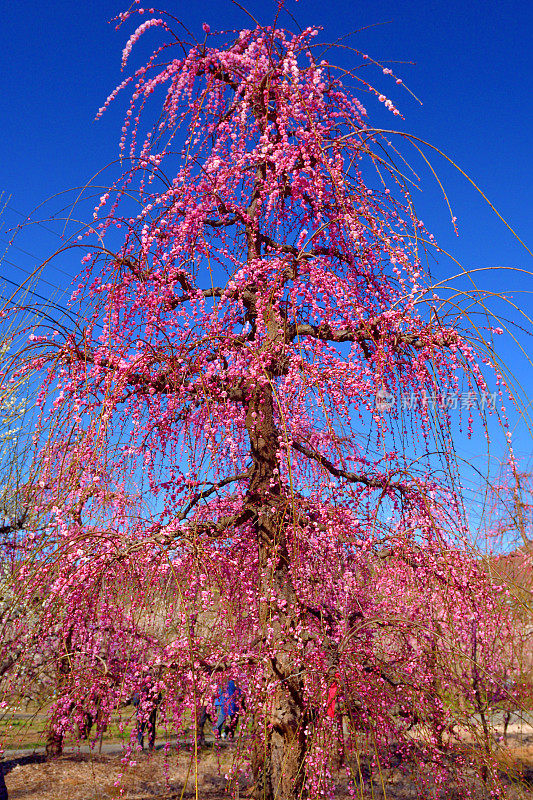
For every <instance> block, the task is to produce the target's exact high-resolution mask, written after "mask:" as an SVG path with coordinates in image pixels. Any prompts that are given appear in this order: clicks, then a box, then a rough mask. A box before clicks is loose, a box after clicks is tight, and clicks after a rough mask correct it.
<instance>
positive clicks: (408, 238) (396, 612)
mask: <svg viewBox="0 0 533 800" xmlns="http://www.w3.org/2000/svg"><path fill="white" fill-rule="evenodd" d="M130 16H131V14H130V13H129V12H128V13H126V14H124V15H122V16H121V21H125V20H126V19H128V18H129V17H130ZM166 20H167V18H166V17H164V18H163V17H162V18H157V19H149V20H147V21H144V22H143V23H142V24H141V25H140V26H139V27H138V28H137V30H136V31H135V33H134V34H133V35H132V36H131V37H130V39H129V41H128V43H127V45H126V47H125V49H124V53H123V65H126V62H127V59H128V57H129V55H130V52H131V50H132V46H133V45H134V43H135V42H136V41H137V40H138V38H139V37H140V36H141V35H142V34H143V33H144V32H145V31H146V30H147V29H148V28H151V27H159V28H163V29H164V30H165V31H166V34H167V35H168V44H164V45H162V47H160V48H159V50H158V51H156V53H155V54H154V56H153V57H152V58H151V59H150V60H149V62H148V63H147V65H146V66H143V67H141V68H140V69H138V70H137V71H136V72H135V73H134V74H133V75H132V76H131V77H130V78H126V80H125V81H124V82H123V84H121V87H119V88H124V87H125V86H128V85H130V84H131V86H132V88H133V93H132V96H131V101H130V105H129V108H128V110H127V114H126V119H125V123H124V127H123V136H122V139H121V152H122V155H123V157H124V158H127V159H128V160H129V161H128V163H129V165H130V166H129V167H128V169H127V171H126V173H125V175H124V177H123V178H122V179H121V180H120V181H118V182H116V183H115V184H114V185H113V186H112V187H110V188H109V190H107V191H105V192H104V194H103V195H102V197H101V198H100V202H99V203H98V205H97V206H96V208H95V210H94V216H93V221H92V222H91V223H90V224H89V226H88V228H87V231H86V234H82V235H81V237H80V238H81V240H82V241H83V240H84V238H85V236H86V241H87V251H88V252H87V254H86V255H85V256H84V258H83V259H82V260H83V262H84V263H85V264H86V268H85V272H84V273H83V275H82V276H81V278H80V283H79V288H78V289H77V290H76V291H75V292H74V295H73V301H72V302H73V308H76V307H77V308H78V309H79V311H78V313H79V317H78V326H79V327H78V331H77V332H75V333H67V334H65V335H62V334H61V333H59V334H58V335H56V336H53V337H51V336H49V335H47V334H46V333H43V335H39V336H37V337H36V338H35V339H34V341H33V343H32V345H31V347H32V349H33V354H34V356H33V358H32V360H31V367H32V369H40V370H45V369H48V373H47V377H46V378H45V379H44V381H43V387H42V391H41V395H40V404H41V407H42V417H41V426H42V429H43V431H50V430H51V431H53V436H51V437H48V438H47V441H46V443H45V445H44V449H43V451H42V454H41V457H40V464H41V473H40V476H39V485H40V487H41V490H42V491H41V495H40V498H39V499H38V501H37V503H36V505H37V509H38V510H39V511H40V512H43V513H44V512H46V513H47V514H48V515H49V516H48V518H49V525H48V527H47V530H46V533H45V535H44V537H43V539H42V541H41V543H40V546H41V552H46V553H48V554H49V553H53V554H54V559H56V563H58V564H60V565H61V567H60V568H61V572H62V576H63V578H62V582H61V586H60V589H59V594H60V596H61V598H62V608H64V609H67V610H69V609H71V611H70V613H72V614H73V613H74V610H73V609H74V606H73V603H72V598H73V597H74V595H76V597H77V598H78V599H77V606H76V607H77V608H89V607H91V605H92V604H93V603H94V596H95V594H96V593H97V592H98V593H99V594H98V596H99V598H103V600H102V601H103V602H104V603H105V598H106V597H109V598H110V599H109V603H111V602H112V601H111V598H112V597H113V592H114V590H113V588H112V587H113V576H115V577H116V578H117V579H118V573H117V569H120V570H126V571H129V574H130V575H135V580H136V581H137V583H138V586H139V587H143V586H144V587H146V589H145V592H144V596H145V598H146V597H149V596H150V592H151V588H150V587H153V586H155V585H160V584H158V581H161V580H163V579H164V578H165V576H169V575H171V576H172V585H173V587H174V588H175V598H174V601H173V603H170V605H169V606H168V607H167V611H166V617H165V620H166V625H167V627H168V629H169V631H170V629H172V631H173V641H172V643H171V644H169V645H168V648H167V652H166V655H167V656H168V657H169V658H170V659H171V660H172V663H173V664H174V666H175V667H176V668H178V666H179V669H180V670H181V674H182V676H183V678H182V683H181V691H180V692H179V693H178V694H176V693H175V694H174V701H175V702H176V703H178V702H181V703H182V705H183V706H187V705H188V706H189V707H190V708H191V709H195V708H196V707H197V706H198V703H199V701H200V700H201V698H202V697H203V696H205V690H206V689H205V686H203V685H200V684H201V683H202V681H203V678H202V677H201V676H202V675H204V676H208V675H210V674H211V673H212V671H213V670H215V669H219V670H220V669H222V670H225V673H226V675H228V676H238V677H239V679H240V681H241V684H242V686H243V687H244V690H245V692H246V695H247V698H248V701H249V702H248V705H249V708H250V713H251V716H252V718H253V724H254V727H253V736H254V741H255V744H254V746H253V747H252V748H251V751H252V756H251V758H252V767H253V771H254V776H255V783H256V792H257V794H258V796H261V797H264V798H274V797H279V798H292V797H297V796H301V795H306V794H307V795H311V796H318V793H320V792H323V791H325V790H326V789H328V787H329V788H330V787H331V784H332V782H333V781H334V778H333V776H332V772H331V763H330V757H329V754H330V753H335V751H336V750H337V749H338V744H337V742H338V740H337V738H336V736H337V734H336V732H335V728H334V725H333V723H332V721H331V717H330V716H329V715H328V714H327V710H326V696H327V692H328V689H329V688H330V686H331V683H332V680H336V681H337V684H338V687H339V698H340V697H341V694H342V698H343V699H342V700H341V699H339V703H341V704H344V705H343V706H342V708H343V709H344V712H345V714H346V715H347V717H348V719H349V721H350V731H351V732H350V735H349V740H348V742H347V747H348V751H349V752H351V753H352V754H353V753H354V752H356V751H357V750H358V748H359V747H360V746H361V745H360V738H359V734H358V731H359V732H360V731H361V730H363V731H364V733H365V736H366V741H367V745H368V746H369V747H370V750H368V749H367V756H368V758H369V764H370V767H369V769H376V770H379V769H381V767H382V766H383V765H384V764H385V765H386V764H387V763H389V762H390V761H391V758H392V756H393V754H395V755H394V757H395V758H396V757H399V759H400V761H402V760H403V761H404V762H405V763H406V764H411V765H416V769H415V767H414V766H413V767H412V769H413V780H416V782H417V783H418V784H419V786H420V791H421V792H422V793H424V791H426V790H427V789H428V786H431V787H433V786H434V785H435V781H436V780H437V778H438V780H439V781H441V780H443V777H442V776H443V775H445V774H446V773H447V772H449V771H453V772H454V773H457V774H456V775H455V778H456V780H458V781H460V782H462V783H463V784H464V785H465V786H466V784H467V783H468V781H469V780H470V777H469V772H468V769H466V766H465V765H468V756H463V757H458V756H457V755H455V757H454V758H453V759H452V758H449V757H448V755H447V754H446V752H445V749H444V750H443V748H442V741H443V739H442V735H441V734H442V728H441V727H439V726H442V724H443V722H442V719H443V718H444V717H446V718H447V724H448V723H450V717H453V714H454V713H456V714H457V713H458V712H457V710H456V711H455V712H454V710H453V708H449V707H448V708H447V707H445V704H444V701H439V700H438V698H436V697H435V696H434V694H432V693H434V691H435V686H436V685H437V683H438V682H439V681H441V682H442V683H444V682H447V685H448V686H453V687H456V688H457V689H458V690H460V679H459V678H457V677H456V676H455V675H454V671H453V670H450V669H446V667H447V666H448V667H449V665H450V661H449V659H448V661H446V659H442V658H439V657H437V654H436V648H435V646H434V645H435V642H436V641H437V640H438V641H439V642H444V643H446V642H448V645H449V647H450V648H451V649H450V650H448V653H451V652H455V650H456V649H459V651H461V652H464V653H467V654H468V657H470V658H471V653H472V643H471V638H472V633H471V626H470V627H468V626H466V627H465V626H464V625H463V624H462V621H463V620H465V619H474V620H478V621H479V626H478V628H477V630H478V633H477V639H476V658H478V659H481V656H480V652H481V640H482V636H481V635H480V633H479V631H480V630H481V628H483V630H489V629H490V628H491V626H492V625H493V624H495V623H493V620H494V619H497V618H498V617H499V615H501V614H502V613H504V611H502V609H501V608H500V607H499V605H498V603H496V602H495V601H494V594H493V589H492V587H491V585H490V582H489V580H488V579H487V577H486V575H485V574H484V573H483V571H482V570H481V569H480V568H479V567H478V565H477V564H476V562H475V561H474V560H473V559H472V557H471V556H470V554H469V552H468V550H467V548H466V547H464V546H463V545H462V544H461V542H462V540H463V542H464V537H465V536H466V534H467V528H466V523H465V513H464V509H463V507H462V500H461V495H460V487H459V483H458V480H457V478H458V476H457V470H456V467H455V464H454V459H453V451H452V447H451V443H450V430H451V422H450V415H449V412H448V410H447V409H446V407H445V406H446V404H445V403H441V402H439V398H441V397H446V396H447V395H449V394H450V393H456V392H457V391H458V387H459V385H460V381H463V382H464V383H465V385H467V386H468V387H469V388H470V389H472V390H475V391H477V392H484V391H486V389H487V386H486V383H485V379H484V377H483V374H482V371H481V369H480V366H479V365H478V363H477V362H476V360H475V357H474V353H475V347H474V345H475V341H474V340H473V336H474V335H473V333H472V331H470V330H468V328H465V329H464V330H461V328H460V317H458V316H457V312H456V308H455V307H454V308H453V311H450V312H449V314H448V313H447V310H446V303H445V301H443V300H439V298H438V297H437V296H436V295H435V293H434V292H433V290H432V289H431V287H428V284H427V281H425V279H424V276H423V271H422V267H421V254H422V252H423V251H424V250H425V249H426V248H428V247H432V246H433V245H432V238H431V236H430V235H429V234H428V233H427V232H426V230H425V227H424V225H423V223H422V222H421V221H420V220H418V218H417V217H416V214H415V212H414V208H413V204H412V201H411V198H410V196H409V193H408V190H407V181H406V179H405V178H404V177H403V176H402V173H401V171H400V170H399V168H398V167H397V165H396V164H395V162H394V160H393V154H394V152H395V151H394V149H389V148H388V147H387V139H386V137H385V136H384V133H383V131H380V130H377V129H375V128H373V127H372V125H371V124H370V122H369V121H368V117H367V113H366V110H365V108H364V107H363V105H362V103H361V101H360V99H359V98H358V96H357V95H356V94H355V92H354V89H353V86H354V84H355V85H358V86H359V87H361V88H364V89H365V90H366V92H367V94H368V93H369V94H370V99H371V100H372V95H376V96H377V97H378V99H379V100H380V101H381V102H383V103H384V104H385V106H386V107H387V108H388V109H389V110H390V111H391V114H393V115H397V113H398V112H397V110H396V108H395V107H394V105H393V103H392V101H391V100H389V99H387V98H386V97H385V96H384V95H378V92H376V91H375V90H374V89H372V87H370V86H369V85H368V84H366V83H364V82H363V81H362V79H361V78H360V76H359V75H358V73H357V71H355V70H354V71H353V72H352V73H350V72H347V71H337V70H336V69H335V67H334V66H333V65H331V64H330V63H329V62H327V61H324V60H323V56H322V55H318V53H321V50H317V49H316V47H315V45H314V41H315V36H316V34H317V31H316V30H314V29H306V30H305V31H303V32H301V33H299V34H292V33H289V32H288V31H285V30H282V29H280V28H278V27H276V25H274V26H271V27H262V26H260V25H257V26H256V27H254V28H253V29H252V30H243V31H241V32H240V33H239V34H238V36H237V37H236V38H235V39H234V40H232V41H229V42H226V43H224V44H222V45H220V46H218V45H217V44H216V42H217V39H216V38H215V37H212V36H211V34H210V30H209V27H208V26H207V25H204V31H205V39H204V41H202V42H196V41H194V40H191V41H185V40H183V39H179V38H178V36H177V34H175V33H173V32H172V31H171V30H170V25H169V24H168V23H167V21H166ZM384 72H385V73H386V74H389V75H390V70H384ZM340 75H343V78H342V81H341V79H340V77H339V76H340ZM115 94H116V92H115V93H113V95H112V96H111V98H109V101H110V100H111V99H112V98H113V97H114V96H115ZM152 95H154V96H155V97H156V98H158V97H159V101H158V102H157V103H156V104H155V105H156V111H155V115H156V120H157V121H156V123H155V126H154V127H153V129H151V130H149V131H148V132H147V133H143V129H142V127H141V120H143V119H147V120H151V119H153V109H152V107H151V106H150V102H151V97H152ZM109 101H108V102H109ZM106 105H107V103H106ZM102 110H103V109H102ZM128 136H129V137H130V138H129V141H130V145H129V149H127V141H128ZM371 169H372V170H373V172H371ZM372 175H373V176H375V177H371V176H372ZM75 244H76V245H77V242H75ZM77 303H78V304H79V305H78V306H76V304H77ZM86 303H90V308H91V309H92V311H91V313H90V315H89V316H88V317H87V315H86V308H87V305H86ZM84 316H85V320H84V321H83V317H84ZM406 396H408V397H409V398H410V403H411V406H410V408H403V403H402V402H401V398H402V397H406ZM428 396H429V397H433V398H435V402H433V403H428V402H427V398H428ZM376 397H377V398H378V399H379V402H378V403H376ZM394 400H396V403H394ZM431 453H436V454H437V455H436V457H432V456H431V455H430V454H431ZM435 461H437V462H438V465H439V470H440V472H439V475H440V476H441V477H439V478H438V479H437V477H436V476H437V472H436V470H435ZM128 496H135V497H139V498H141V501H140V502H139V504H138V505H137V506H136V512H135V514H130V513H127V514H126V513H125V509H126V504H125V500H124V498H126V497H128ZM58 498H60V502H58ZM80 505H83V509H84V517H83V520H82V519H81V518H80V516H79V515H77V514H76V510H77V509H78V508H79V507H80ZM41 563H43V562H41ZM80 566H81V569H80ZM31 572H32V575H33V576H34V580H36V581H38V580H39V578H40V576H41V575H44V574H47V572H46V570H45V569H44V568H43V569H41V566H40V562H39V559H35V561H34V563H33V564H32V569H31ZM82 575H83V579H82ZM96 576H99V577H96ZM473 587H475V593H474V591H473ZM426 590H428V591H429V590H430V591H431V593H432V597H431V602H430V601H429V599H428V602H427V605H424V604H422V603H421V602H420V592H422V591H426ZM142 594H143V593H142V591H141V592H140V593H139V594H137V595H134V596H132V600H131V603H132V604H138V605H137V607H138V609H139V613H141V611H140V609H141V607H142V606H141V603H142ZM82 595H83V597H84V598H85V599H82ZM171 612H172V613H171ZM198 613H202V614H204V615H205V616H204V619H206V620H207V619H211V621H212V620H213V619H216V631H217V635H216V636H211V635H205V634H206V632H207V633H208V632H209V631H212V630H214V629H215V628H214V626H213V627H211V625H210V624H209V625H207V624H206V625H202V626H198V625H193V624H192V622H191V620H193V619H196V617H195V615H196V614H198ZM209 615H211V616H210V617H209ZM505 624H510V623H505ZM505 624H504V623H502V626H503V627H505ZM171 638H172V637H171ZM452 642H455V643H454V644H452ZM448 645H447V646H448ZM444 649H445V650H446V647H445V648H444ZM496 662H497V659H496ZM489 667H490V670H494V676H493V677H492V678H491V677H490V674H492V673H490V674H489V676H487V678H486V680H487V681H488V682H489V683H490V681H491V680H493V681H497V674H498V668H499V664H498V663H492V665H487V669H489ZM202 670H203V672H202ZM443 670H444V674H443ZM490 670H489V672H490ZM428 687H432V689H429V688H428ZM341 688H342V692H341ZM450 691H452V689H450ZM169 693H170V694H171V692H170V689H169ZM444 696H445V695H444ZM430 698H432V699H431V702H430ZM415 708H417V709H421V711H420V710H417V711H416V713H415ZM421 713H422V716H423V717H424V719H425V720H426V722H427V724H428V725H429V726H430V728H431V735H430V736H429V738H428V739H424V738H423V737H422V738H421V739H419V741H418V744H417V745H414V744H413V740H412V737H411V736H410V735H409V734H408V730H409V729H410V728H412V726H413V725H414V724H416V722H417V719H418V717H417V716H416V715H420V714H421ZM178 718H179V715H178ZM450 727H451V726H450V725H449V728H450ZM414 750H416V753H414ZM369 753H370V755H368V754H369ZM398 754H399V756H398ZM480 758H481V759H482V760H483V764H484V766H483V771H482V775H483V778H484V779H485V780H487V781H488V780H491V781H495V782H497V775H496V772H495V770H494V768H493V766H494V765H493V764H492V762H491V753H490V747H487V748H486V752H485V751H483V752H482V753H481V756H480ZM350 763H352V764H353V761H352V762H350ZM360 774H361V775H362V773H360ZM356 777H357V776H354V775H352V779H353V780H355V779H356Z"/></svg>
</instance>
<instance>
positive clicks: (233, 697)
mask: <svg viewBox="0 0 533 800" xmlns="http://www.w3.org/2000/svg"><path fill="white" fill-rule="evenodd" d="M215 708H216V709H217V710H218V716H217V722H216V726H215V736H217V737H219V738H221V739H226V737H227V738H228V739H233V738H234V736H235V731H236V729H237V725H238V722H239V714H240V712H241V711H244V697H243V694H242V690H241V689H240V687H239V686H238V685H237V682H236V681H234V680H233V678H230V679H229V680H227V681H225V682H224V683H222V684H221V686H220V689H219V693H218V696H217V698H216V699H215ZM224 726H225V727H224Z"/></svg>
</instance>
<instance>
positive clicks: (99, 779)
mask: <svg viewBox="0 0 533 800" xmlns="http://www.w3.org/2000/svg"><path fill="white" fill-rule="evenodd" d="M236 754H237V753H236V749H232V748H231V747H227V748H226V749H225V750H223V751H219V752H215V751H214V750H213V749H212V748H211V749H208V750H204V751H202V753H201V758H200V761H199V764H198V775H197V780H198V792H196V790H195V777H196V776H195V769H194V758H193V757H192V756H193V754H192V753H191V752H190V751H187V750H184V749H183V750H182V751H181V752H180V753H176V751H175V750H174V749H172V750H169V751H165V749H164V748H161V749H159V750H158V751H157V752H155V753H146V752H143V753H138V754H136V755H135V756H133V757H129V758H125V757H124V756H121V755H120V754H118V755H117V754H105V755H104V754H102V755H97V754H94V755H92V754H71V755H64V756H62V757H61V758H58V759H54V760H51V761H46V760H45V757H44V756H43V755H35V754H32V755H26V756H22V757H19V758H12V759H10V760H9V759H6V760H4V763H3V770H4V775H5V782H6V786H7V789H8V792H9V800H30V799H31V800H108V799H109V800H119V799H120V800H156V799H157V798H159V800H163V798H164V799H165V800H179V799H180V798H184V800H185V798H193V797H194V798H198V800H228V798H229V797H241V798H245V797H248V796H249V795H250V789H251V783H250V781H248V782H247V781H246V779H245V778H244V777H242V778H241V779H240V782H239V787H238V789H237V786H236V784H235V783H233V784H231V782H228V779H227V776H228V775H229V774H231V765H232V761H233V759H234V758H235V756H236ZM502 769H503V770H505V771H506V772H507V773H508V774H512V775H513V779H512V780H511V779H509V778H508V779H507V780H506V783H507V793H506V796H507V798H509V800H533V784H532V783H531V781H533V743H531V744H523V745H520V746H515V747H512V748H511V749H510V750H509V752H508V753H507V754H506V755H505V756H502ZM342 783H343V781H342V780H341V784H342ZM353 792H354V789H353V788H352V792H351V793H348V792H347V791H346V790H344V791H343V789H342V788H341V789H340V793H339V794H338V795H337V797H339V800H341V799H342V800H344V798H348V797H350V796H351V797H354V794H353ZM466 796H468V797H469V798H470V800H477V799H478V798H482V797H485V796H487V797H488V795H485V794H484V793H483V792H480V791H479V787H478V788H477V789H476V788H475V787H474V785H473V784H472V789H471V790H470V791H469V792H468V794H467V795H465V793H464V789H463V790H462V791H457V789H455V788H454V787H453V786H449V787H448V789H447V790H446V791H445V792H444V794H443V793H442V790H441V791H440V792H438V793H437V792H435V793H432V794H431V800H437V798H439V800H444V798H445V800H463V798H464V797H466ZM355 797H357V798H358V799H359V800H370V798H373V800H377V799H378V798H389V800H415V799H416V800H426V798H427V800H430V798H429V797H427V794H426V793H425V792H424V794H420V792H419V791H417V788H416V785H415V783H414V782H413V780H412V778H409V777H408V776H407V775H406V774H405V773H402V772H401V770H399V769H391V770H385V771H384V772H383V774H382V775H381V777H380V779H379V780H377V779H375V780H374V781H370V780H369V779H368V778H367V779H366V780H365V782H364V786H358V787H357V789H356V794H355Z"/></svg>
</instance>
